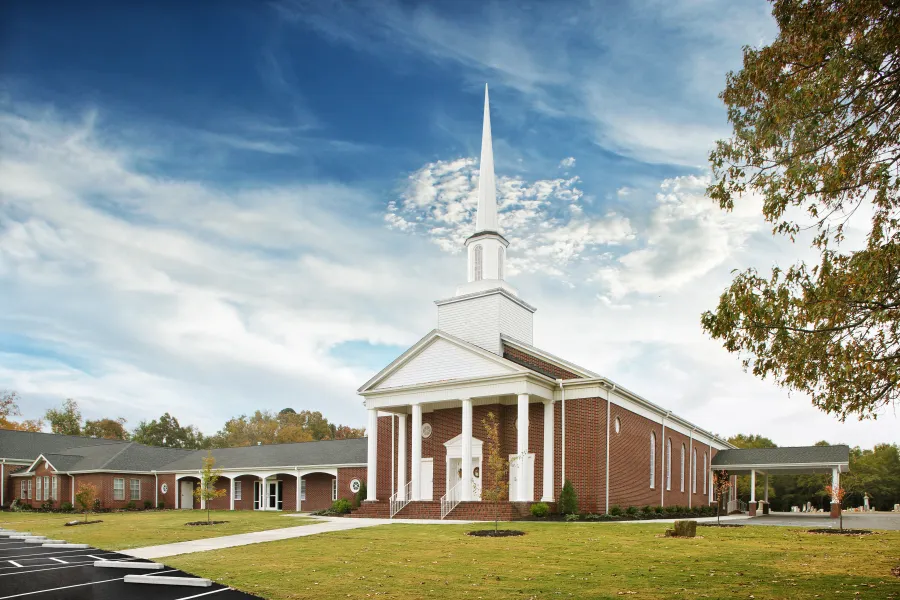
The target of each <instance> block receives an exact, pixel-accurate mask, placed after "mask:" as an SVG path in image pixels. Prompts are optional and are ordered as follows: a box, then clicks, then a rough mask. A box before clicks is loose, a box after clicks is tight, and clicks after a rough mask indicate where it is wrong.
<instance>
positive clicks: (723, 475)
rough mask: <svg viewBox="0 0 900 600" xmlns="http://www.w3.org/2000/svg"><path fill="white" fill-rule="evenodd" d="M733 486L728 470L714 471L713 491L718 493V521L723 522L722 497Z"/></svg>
mask: <svg viewBox="0 0 900 600" xmlns="http://www.w3.org/2000/svg"><path fill="white" fill-rule="evenodd" d="M730 487H731V478H730V477H729V476H728V471H713V491H714V492H715V493H716V523H718V524H721V522H722V519H721V513H722V498H723V497H724V496H725V492H727V491H728V488H730Z"/></svg>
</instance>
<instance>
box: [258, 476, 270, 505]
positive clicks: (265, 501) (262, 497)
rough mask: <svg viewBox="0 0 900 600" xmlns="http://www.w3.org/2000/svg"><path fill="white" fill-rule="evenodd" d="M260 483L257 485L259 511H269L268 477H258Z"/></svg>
mask: <svg viewBox="0 0 900 600" xmlns="http://www.w3.org/2000/svg"><path fill="white" fill-rule="evenodd" d="M259 478H260V479H261V480H262V483H260V484H259V510H269V485H268V483H269V476H268V475H265V476H263V475H260V476H259Z"/></svg>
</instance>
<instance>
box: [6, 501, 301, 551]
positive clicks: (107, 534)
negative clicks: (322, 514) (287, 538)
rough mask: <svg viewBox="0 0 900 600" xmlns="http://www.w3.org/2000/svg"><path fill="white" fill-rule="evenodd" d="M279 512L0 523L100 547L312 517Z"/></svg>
mask: <svg viewBox="0 0 900 600" xmlns="http://www.w3.org/2000/svg"><path fill="white" fill-rule="evenodd" d="M282 515H283V513H278V512H255V511H249V510H247V511H235V512H231V511H216V510H214V511H211V513H210V516H211V517H212V520H213V521H228V522H227V523H223V524H221V525H212V526H205V525H204V526H201V527H187V526H185V523H187V522H189V521H205V520H206V511H205V510H204V511H200V510H193V511H190V510H184V511H180V510H164V511H140V512H115V513H100V514H92V515H91V516H90V520H92V521H93V520H95V519H100V520H102V521H103V522H102V523H94V524H91V525H78V526H75V527H66V526H65V523H66V522H68V521H72V520H75V519H79V520H80V519H83V518H84V515H78V514H61V513H38V512H25V511H23V512H4V513H0V527H8V528H9V529H15V530H17V531H28V532H31V533H36V534H40V535H46V536H47V537H49V538H51V539H63V540H66V541H67V542H73V543H81V544H90V545H92V546H95V547H97V548H102V549H104V550H121V549H123V548H138V547H141V546H153V545H156V544H169V543H172V542H184V541H187V540H199V539H203V538H210V537H218V536H222V535H232V534H235V533H247V532H250V531H263V530H266V529H280V528H282V527H294V526H296V525H306V524H309V523H313V522H314V520H312V519H307V518H303V517H292V518H288V517H284V516H282Z"/></svg>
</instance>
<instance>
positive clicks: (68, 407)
mask: <svg viewBox="0 0 900 600" xmlns="http://www.w3.org/2000/svg"><path fill="white" fill-rule="evenodd" d="M44 418H45V419H47V420H48V421H49V422H50V430H51V431H53V433H58V434H61V435H81V410H80V409H79V408H78V403H77V402H75V401H74V400H72V399H71V398H67V399H66V401H65V402H63V403H62V406H60V407H59V408H48V409H47V412H46V413H45V414H44Z"/></svg>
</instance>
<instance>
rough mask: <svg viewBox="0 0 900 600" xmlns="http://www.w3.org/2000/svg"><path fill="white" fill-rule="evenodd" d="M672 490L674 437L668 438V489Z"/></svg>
mask: <svg viewBox="0 0 900 600" xmlns="http://www.w3.org/2000/svg"><path fill="white" fill-rule="evenodd" d="M671 490H672V438H669V439H667V440H666V491H667V492H668V491H671Z"/></svg>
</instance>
